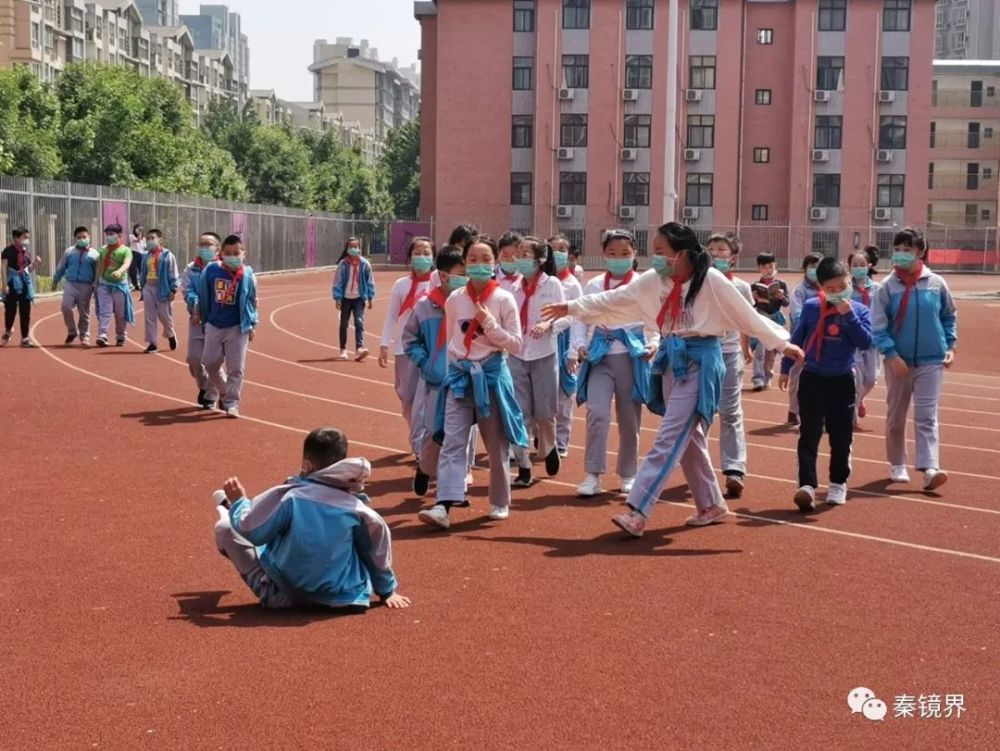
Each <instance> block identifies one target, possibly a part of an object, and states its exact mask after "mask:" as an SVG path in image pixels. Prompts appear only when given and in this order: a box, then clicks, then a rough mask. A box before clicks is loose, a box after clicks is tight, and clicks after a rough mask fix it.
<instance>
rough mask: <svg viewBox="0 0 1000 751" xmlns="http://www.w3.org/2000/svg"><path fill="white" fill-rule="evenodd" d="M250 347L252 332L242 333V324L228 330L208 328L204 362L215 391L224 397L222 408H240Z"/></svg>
mask: <svg viewBox="0 0 1000 751" xmlns="http://www.w3.org/2000/svg"><path fill="white" fill-rule="evenodd" d="M249 347H250V332H247V333H245V334H244V333H242V332H241V331H240V327H239V325H236V326H229V327H228V328H224V329H217V328H216V327H215V326H213V325H212V324H210V323H209V324H206V325H205V349H204V353H203V354H202V362H203V363H204V364H205V370H206V371H208V379H209V383H210V384H211V390H212V392H213V393H217V394H220V395H222V406H223V407H224V408H226V409H228V408H229V407H239V406H240V394H241V393H242V392H243V371H244V369H245V368H246V364H247V349H248V348H249ZM223 362H224V363H225V364H226V372H225V374H223V373H222V363H223Z"/></svg>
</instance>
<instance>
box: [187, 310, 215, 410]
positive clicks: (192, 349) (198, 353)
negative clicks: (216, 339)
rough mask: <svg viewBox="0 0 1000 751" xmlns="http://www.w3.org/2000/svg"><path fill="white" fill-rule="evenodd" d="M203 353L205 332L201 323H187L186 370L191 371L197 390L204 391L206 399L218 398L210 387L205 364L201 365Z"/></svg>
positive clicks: (210, 383)
mask: <svg viewBox="0 0 1000 751" xmlns="http://www.w3.org/2000/svg"><path fill="white" fill-rule="evenodd" d="M204 353H205V332H204V331H203V330H202V328H201V324H198V325H197V326H196V325H194V324H193V323H192V324H188V340H187V364H188V371H189V372H190V373H191V377H192V378H194V382H195V383H197V384H198V390H199V391H204V392H205V398H206V399H213V400H215V399H218V398H219V395H218V394H217V393H216V392H215V390H214V389H213V388H212V382H211V380H210V379H209V377H208V371H207V370H205V366H204V365H202V362H201V361H202V358H203V356H204Z"/></svg>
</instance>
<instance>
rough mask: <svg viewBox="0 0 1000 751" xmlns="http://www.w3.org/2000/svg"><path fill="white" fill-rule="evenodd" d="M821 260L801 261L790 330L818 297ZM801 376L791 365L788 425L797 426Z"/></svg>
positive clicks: (814, 255) (815, 255)
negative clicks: (803, 311) (800, 275)
mask: <svg viewBox="0 0 1000 751" xmlns="http://www.w3.org/2000/svg"><path fill="white" fill-rule="evenodd" d="M822 259H823V256H821V255H819V254H818V253H810V254H809V255H807V256H806V257H805V258H803V259H802V277H803V278H802V281H801V282H799V284H798V285H797V286H796V287H795V289H794V290H793V291H792V303H791V308H790V310H791V315H792V330H793V331H794V330H795V326H796V325H797V324H798V322H799V316H800V315H802V306H803V305H805V304H806V303H807V302H808V301H809V300H812V299H814V298H815V297H817V296H818V295H819V282H818V281H816V267H817V266H818V265H819V262H820V261H821V260H822ZM801 374H802V366H801V365H793V366H792V372H791V373H789V376H788V424H789V425H798V424H799V398H798V393H799V376H800V375H801Z"/></svg>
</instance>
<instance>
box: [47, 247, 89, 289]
mask: <svg viewBox="0 0 1000 751" xmlns="http://www.w3.org/2000/svg"><path fill="white" fill-rule="evenodd" d="M98 258H99V255H98V253H97V251H96V250H94V249H93V248H87V249H86V250H85V251H82V252H81V251H80V249H79V248H77V247H76V246H75V245H74V246H73V247H72V248H67V249H66V252H65V253H63V257H62V258H61V259H60V261H59V265H58V266H57V267H56V273H55V274H53V275H52V286H53V287H56V285H58V284H59V282H61V281H62V280H63V277H65V278H66V281H67V282H73V283H75V284H93V283H94V281H95V280H96V279H97V259H98Z"/></svg>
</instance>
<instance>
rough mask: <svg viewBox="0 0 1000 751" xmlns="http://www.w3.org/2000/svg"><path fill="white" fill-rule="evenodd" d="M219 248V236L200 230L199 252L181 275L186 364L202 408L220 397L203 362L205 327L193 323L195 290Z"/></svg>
mask: <svg viewBox="0 0 1000 751" xmlns="http://www.w3.org/2000/svg"><path fill="white" fill-rule="evenodd" d="M221 247H222V238H221V237H219V236H218V235H217V234H215V233H214V232H202V233H201V235H200V236H199V237H198V255H197V256H196V257H195V259H194V260H193V261H191V263H189V264H188V265H187V266H185V267H184V273H183V274H182V275H181V297H182V298H183V299H184V304H185V305H186V306H187V311H188V316H189V317H190V318H189V323H188V339H187V342H188V344H187V358H186V359H187V364H188V371H189V372H190V373H191V377H192V378H194V381H195V383H197V384H198V399H197V402H198V404H200V405H201V407H202V409H211V408H212V407H214V406H215V404H216V402H217V401H218V400H219V394H218V393H216V392H215V391H213V390H212V383H211V381H210V379H209V377H208V371H206V370H205V366H204V364H203V363H202V357H203V355H204V352H205V329H204V328H203V327H202V325H201V324H200V323H195V319H196V316H195V311H196V310H198V309H199V306H200V303H199V300H198V290H199V288H200V282H201V275H202V274H203V273H204V271H205V268H206V267H207V266H208V264H210V263H212V262H213V261H217V260H219V249H220V248H221Z"/></svg>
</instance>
